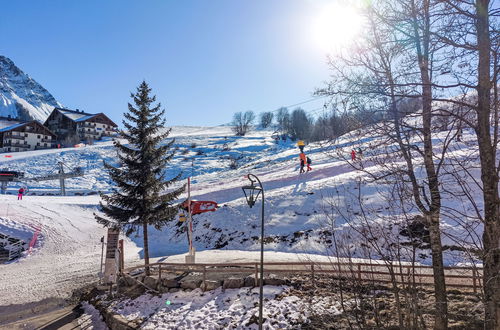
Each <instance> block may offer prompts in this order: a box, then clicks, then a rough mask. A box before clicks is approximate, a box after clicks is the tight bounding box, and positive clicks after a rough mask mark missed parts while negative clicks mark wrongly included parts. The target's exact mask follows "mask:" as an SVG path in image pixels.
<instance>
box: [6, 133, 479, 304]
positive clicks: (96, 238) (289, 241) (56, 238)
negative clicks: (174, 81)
mask: <svg viewBox="0 0 500 330" xmlns="http://www.w3.org/2000/svg"><path fill="white" fill-rule="evenodd" d="M440 134H441V133H440ZM271 135H272V132H271V131H267V130H263V131H259V130H257V131H252V132H251V133H250V134H248V135H247V136H244V137H235V136H233V133H232V132H231V129H230V127H227V126H219V127H173V129H172V132H171V135H170V138H175V146H176V147H177V148H178V152H177V155H176V157H175V158H174V160H173V161H172V163H171V165H170V166H169V168H168V169H167V173H168V175H169V176H174V175H177V174H178V173H179V171H182V173H183V182H181V183H179V184H182V183H185V181H184V179H185V178H187V177H188V176H191V177H192V196H193V198H194V199H197V200H213V201H216V202H217V203H218V204H219V209H218V210H217V211H215V212H209V213H204V214H200V215H196V216H195V217H194V245H195V247H196V249H197V251H203V250H213V249H218V250H222V251H223V250H238V251H250V253H253V252H251V251H258V250H259V249H260V246H259V242H258V237H259V235H260V201H259V202H258V204H257V205H256V207H254V208H249V207H248V205H247V204H246V202H245V199H244V195H243V192H242V190H241V187H242V186H243V185H247V184H248V183H249V181H248V180H247V179H246V178H245V176H246V175H247V174H248V173H252V174H254V175H257V176H258V177H259V178H260V180H261V181H262V183H263V186H264V189H265V214H266V217H265V231H266V240H265V242H266V245H265V249H266V250H267V251H269V253H272V251H275V252H280V253H284V252H290V253H308V254H317V255H328V254H331V250H330V248H329V247H328V244H325V241H328V240H329V239H330V236H331V235H332V233H331V229H332V228H333V227H335V230H338V231H342V230H343V229H344V228H345V227H346V224H345V221H344V220H343V219H342V217H340V216H339V215H338V214H336V215H335V216H334V217H335V218H334V219H333V222H334V223H333V227H332V219H330V218H328V217H327V216H326V215H325V212H326V213H331V210H329V209H328V202H329V201H330V200H331V199H335V200H337V201H338V202H339V203H340V204H341V205H343V206H342V207H344V208H345V209H350V210H351V211H352V210H353V209H355V205H354V204H353V203H352V200H351V198H352V197H353V196H355V195H356V194H357V193H358V191H359V190H358V185H357V183H358V182H360V181H361V182H363V187H362V190H363V201H364V203H366V205H369V207H370V209H371V210H372V211H373V219H374V221H375V219H377V221H383V220H381V219H384V216H387V217H388V218H389V214H386V213H387V212H386V211H385V208H384V204H383V203H384V200H383V198H382V195H381V194H383V191H382V192H381V189H382V188H381V187H380V186H378V185H377V184H376V183H370V182H368V181H366V180H367V178H366V175H365V174H364V173H363V172H362V171H357V170H355V168H354V167H353V166H351V165H350V164H349V163H348V162H346V160H345V159H344V157H348V155H349V152H350V150H351V148H353V147H358V146H361V147H362V148H363V149H364V153H363V155H364V158H363V160H362V163H363V167H364V169H365V170H369V171H371V172H374V173H376V172H377V170H378V166H379V165H376V162H374V161H372V159H371V157H375V155H377V153H378V152H380V150H378V149H377V147H376V146H377V143H378V142H379V141H378V139H379V138H378V137H375V136H368V135H363V134H362V132H353V133H352V134H348V135H346V136H344V137H342V138H341V139H339V140H338V141H336V144H335V146H333V147H331V146H330V147H328V148H327V147H325V146H323V145H321V144H319V143H317V144H310V145H308V146H306V148H305V152H306V154H307V155H308V156H309V157H310V158H311V159H312V160H313V164H312V168H313V170H312V171H311V172H309V173H305V174H301V175H299V174H298V169H299V162H298V148H296V147H295V145H294V143H293V142H283V141H279V143H276V141H274V140H273V138H272V137H271ZM440 141H441V137H440V135H439V134H436V136H435V143H436V145H437V148H439V143H440ZM452 155H453V156H454V157H456V159H458V160H461V159H463V158H465V157H467V159H469V158H471V157H472V158H473V157H475V156H474V155H475V149H474V141H473V136H472V134H470V132H464V142H462V143H461V144H460V145H459V148H458V147H457V149H456V150H455V151H452ZM471 155H472V156H471ZM5 156H10V157H5ZM231 158H232V159H236V162H237V168H235V169H234V168H233V169H232V168H231V167H230V164H231V160H230V159H231ZM115 160H116V152H115V151H114V149H113V145H112V141H103V142H98V143H96V144H95V145H92V146H85V147H81V148H65V149H50V150H37V151H30V152H19V153H11V154H0V168H5V169H9V170H17V171H23V172H25V176H26V177H36V176H42V175H46V174H50V173H52V172H53V171H54V168H55V167H56V164H57V162H58V161H63V162H64V163H65V165H66V166H67V167H69V168H74V167H82V168H83V169H84V171H85V176H83V177H79V178H73V179H68V180H67V182H66V189H67V193H68V195H69V196H66V197H61V196H57V194H58V192H59V187H58V185H59V182H58V181H43V182H21V183H16V184H12V185H10V186H9V188H8V191H7V192H8V194H7V195H2V196H0V228H2V225H4V226H7V225H8V224H11V225H10V226H11V227H12V226H18V227H19V226H21V227H26V228H29V227H33V226H39V227H41V236H40V239H39V241H38V243H37V245H36V247H35V250H34V251H33V252H32V253H31V254H30V255H26V256H25V257H23V258H21V259H19V260H17V261H15V262H11V263H9V264H3V265H0V282H1V283H2V285H1V286H0V296H1V297H2V299H1V301H0V306H1V305H9V304H16V303H24V302H30V301H37V300H40V299H43V298H46V297H61V298H64V297H67V296H68V295H69V294H70V293H71V291H72V290H73V289H75V288H77V287H79V286H81V285H83V284H85V283H88V282H91V281H95V280H96V279H97V274H98V272H99V265H100V256H101V243H100V238H101V237H102V236H105V233H106V229H105V228H102V226H100V225H98V224H97V223H96V221H95V220H94V216H93V214H94V212H98V203H99V199H100V198H99V196H98V195H97V193H98V192H99V191H102V192H105V193H106V192H109V191H110V189H111V188H112V182H110V179H109V176H108V175H107V173H106V172H105V171H104V169H103V162H109V163H113V164H114V162H115ZM396 161H400V160H396ZM21 185H27V186H28V189H29V193H28V195H27V196H26V197H25V198H24V200H22V201H18V200H17V199H16V197H15V194H16V192H17V189H18V188H19V187H20V186H21ZM382 190H383V189H382ZM185 198H186V194H185V195H184V196H182V198H181V199H180V201H182V200H184V199H185ZM443 203H444V205H446V206H450V207H451V206H453V207H457V206H459V205H461V203H462V202H461V201H457V200H456V198H453V197H452V196H449V197H446V196H445V198H444V201H443ZM463 208H464V210H465V211H466V212H469V211H467V210H466V209H467V208H468V206H463ZM354 212H355V210H354ZM375 215H376V217H375ZM387 221H389V220H387ZM183 226H184V225H183V224H181V223H179V222H177V221H172V222H171V223H170V224H169V225H168V226H167V227H165V228H164V229H162V230H161V231H159V230H156V229H154V228H150V229H149V230H150V231H149V242H150V256H151V257H153V258H158V259H164V258H165V257H168V256H172V255H179V254H182V253H185V252H186V251H187V240H186V234H185V232H183ZM443 227H444V228H445V229H447V230H449V232H450V233H453V234H457V233H458V232H454V231H455V230H456V224H455V223H454V222H453V221H449V220H446V219H443ZM480 230H481V228H480V227H478V228H477V231H478V232H480ZM443 240H444V242H445V243H450V244H451V242H452V240H451V239H450V238H448V237H447V236H445V237H444V238H443ZM330 242H331V241H330ZM360 243H361V241H360V242H359V244H360ZM357 244H358V243H356V244H355V245H357ZM354 249H355V246H353V251H354ZM234 255H235V254H234V253H229V252H228V253H226V254H220V255H219V258H220V260H225V261H227V259H228V256H234ZM241 256H243V258H245V257H244V256H245V254H244V253H243V252H242V253H241ZM249 256H250V255H249ZM354 256H355V257H356V256H357V255H356V254H354ZM125 257H126V265H127V266H131V265H134V264H137V263H139V262H141V258H142V257H143V255H142V234H141V233H140V232H139V233H137V234H133V235H132V236H131V237H128V238H125ZM359 257H362V256H359ZM373 257H377V256H376V255H374V256H373ZM249 258H250V257H249ZM275 258H276V260H277V261H279V260H280V257H279V254H275ZM212 259H213V258H212ZM212 259H211V260H212ZM198 260H200V259H198ZM215 260H218V259H217V258H215ZM418 261H420V262H423V263H428V262H429V259H426V258H425V257H422V258H421V259H419V260H418ZM463 261H464V259H463V258H462V256H461V255H460V254H459V253H456V252H450V253H449V254H447V255H446V262H447V264H453V263H457V262H463Z"/></svg>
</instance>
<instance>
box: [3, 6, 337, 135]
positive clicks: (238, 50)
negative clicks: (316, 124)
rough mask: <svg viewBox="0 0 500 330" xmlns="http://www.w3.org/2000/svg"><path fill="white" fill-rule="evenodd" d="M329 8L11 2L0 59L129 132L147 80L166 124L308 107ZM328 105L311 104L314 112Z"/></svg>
mask: <svg viewBox="0 0 500 330" xmlns="http://www.w3.org/2000/svg"><path fill="white" fill-rule="evenodd" d="M324 5H325V1H322V0H252V1H234V0H233V1H231V0H214V1H202V0H198V1H195V0H193V1H173V0H172V1H167V0H164V1H160V0H148V1H139V0H135V1H131V0H120V1H118V0H117V1H94V0H86V1H67V0H47V1H22V0H18V1H5V2H3V3H2V18H1V19H0V31H2V33H1V34H0V54H1V55H5V56H7V57H9V58H11V59H12V60H13V61H14V63H16V65H18V66H19V67H20V68H21V70H23V71H25V72H26V73H28V74H29V75H30V76H32V77H33V78H34V79H35V80H37V81H38V82H39V83H41V84H42V85H43V86H44V87H45V88H47V89H48V90H49V91H50V92H51V93H52V94H53V95H54V97H55V98H56V99H57V100H58V101H59V102H61V103H63V104H64V105H65V106H66V107H68V108H73V109H74V108H79V109H83V110H85V111H88V112H93V113H95V112H104V113H106V114H108V115H109V116H110V118H111V119H113V120H115V121H116V122H117V123H119V124H120V125H121V120H122V114H123V112H125V111H126V110H127V102H129V100H130V98H129V95H130V92H131V91H135V88H136V87H137V86H138V85H139V83H140V82H141V81H142V80H143V79H145V80H146V81H147V82H148V83H149V84H150V85H151V87H152V88H153V92H154V93H155V94H156V95H157V99H158V100H159V101H160V102H161V103H162V106H163V107H164V108H165V109H166V118H167V124H168V125H207V126H211V125H219V124H224V123H227V122H229V121H230V120H231V118H232V115H233V113H234V112H237V111H246V110H254V111H255V112H261V111H268V110H274V109H276V108H278V107H280V106H286V105H290V104H294V103H298V102H301V101H304V100H308V99H310V98H311V96H312V92H313V91H314V89H315V88H316V87H321V86H322V85H323V82H324V81H325V80H327V79H328V67H327V65H326V54H325V53H324V51H322V50H321V47H317V45H315V44H314V42H313V39H314V38H313V35H312V34H313V31H312V29H311V24H312V22H313V21H314V19H315V17H317V16H318V15H319V14H320V12H321V9H322V6H324ZM322 102H323V100H318V101H314V102H309V103H306V104H303V105H302V107H303V108H304V109H305V110H306V111H307V110H314V109H317V108H318V107H321V106H322V104H323V103H322Z"/></svg>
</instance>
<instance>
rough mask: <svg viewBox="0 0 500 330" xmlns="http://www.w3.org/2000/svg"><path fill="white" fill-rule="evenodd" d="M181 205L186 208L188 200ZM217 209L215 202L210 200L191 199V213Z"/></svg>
mask: <svg viewBox="0 0 500 330" xmlns="http://www.w3.org/2000/svg"><path fill="white" fill-rule="evenodd" d="M181 207H182V208H183V209H184V210H187V209H188V202H187V201H185V202H184V203H182V205H181ZM215 210H217V203H216V202H212V201H191V214H192V215H195V214H200V213H204V212H213V211H215Z"/></svg>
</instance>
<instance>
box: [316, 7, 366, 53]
mask: <svg viewBox="0 0 500 330" xmlns="http://www.w3.org/2000/svg"><path fill="white" fill-rule="evenodd" d="M362 26H363V19H362V17H361V15H360V13H359V12H358V10H357V9H356V8H355V7H353V6H349V5H347V4H342V3H339V4H333V5H330V6H326V7H324V8H323V9H322V10H321V12H320V13H319V15H318V16H317V17H316V18H315V20H314V23H313V31H312V33H313V36H314V39H315V40H314V41H315V43H316V45H317V46H318V47H320V48H321V50H322V51H324V52H327V53H335V52H336V51H338V50H339V49H341V48H343V47H346V46H348V45H349V44H350V43H352V41H353V40H355V39H356V38H357V37H358V36H359V34H360V32H361V29H362Z"/></svg>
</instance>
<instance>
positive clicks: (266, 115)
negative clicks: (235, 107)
mask: <svg viewBox="0 0 500 330" xmlns="http://www.w3.org/2000/svg"><path fill="white" fill-rule="evenodd" d="M273 118H274V114H273V113H272V112H261V113H260V127H262V128H267V127H269V126H271V124H272V123H273Z"/></svg>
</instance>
